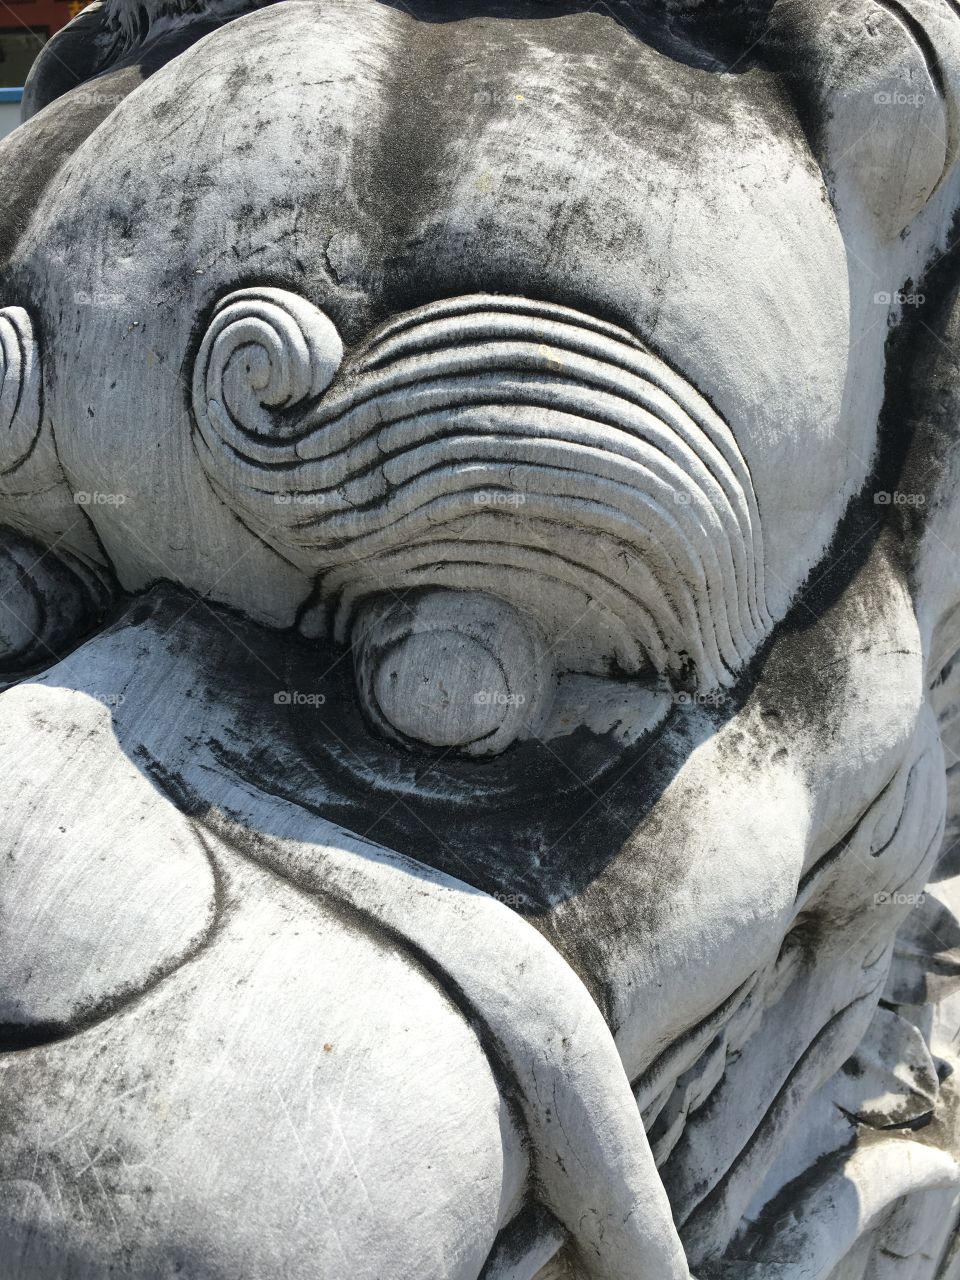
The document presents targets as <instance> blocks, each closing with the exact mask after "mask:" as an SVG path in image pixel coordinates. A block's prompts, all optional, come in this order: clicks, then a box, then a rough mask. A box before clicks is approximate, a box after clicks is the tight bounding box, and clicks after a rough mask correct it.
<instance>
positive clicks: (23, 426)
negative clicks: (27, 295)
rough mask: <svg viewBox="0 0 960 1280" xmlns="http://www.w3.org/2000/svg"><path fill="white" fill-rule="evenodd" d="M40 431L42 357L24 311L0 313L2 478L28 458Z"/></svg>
mask: <svg viewBox="0 0 960 1280" xmlns="http://www.w3.org/2000/svg"><path fill="white" fill-rule="evenodd" d="M39 431H40V354H39V351H38V349H37V343H36V339H35V338H34V333H33V325H32V324H31V322H30V317H29V316H28V315H27V313H26V311H24V309H23V308H22V307H4V308H3V309H2V310H0V475H8V474H9V473H10V472H11V471H14V470H15V469H16V468H17V467H19V466H20V464H21V463H22V462H24V461H25V460H26V458H27V457H29V455H30V452H31V450H32V449H33V446H34V444H35V443H36V440H37V436H38V434H39Z"/></svg>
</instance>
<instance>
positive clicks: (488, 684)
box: [353, 591, 554, 756]
mask: <svg viewBox="0 0 960 1280" xmlns="http://www.w3.org/2000/svg"><path fill="white" fill-rule="evenodd" d="M353 645H354V661H355V665H356V673H357V686H358V691H359V694H360V700H361V702H362V704H363V707H364V710H365V711H366V713H367V715H368V716H369V718H370V719H371V720H372V721H373V723H374V725H375V726H376V727H377V728H378V729H379V730H380V732H382V733H383V734H385V735H386V736H387V737H389V738H391V739H393V740H394V741H398V742H404V743H408V744H410V745H415V744H416V745H420V746H429V747H433V748H435V749H437V750H448V751H449V750H453V751H459V752H462V753H464V754H467V755H473V756H484V755H496V754H498V753H499V752H501V751H503V750H505V749H506V748H507V747H508V746H510V744H511V743H513V742H515V741H516V740H517V739H518V738H520V737H521V736H527V735H528V734H530V733H533V732H535V731H536V727H537V726H538V725H539V724H541V723H542V721H543V719H544V716H545V714H546V713H547V712H548V711H549V707H550V703H551V701H552V698H553V690H554V680H553V673H552V670H551V667H550V660H549V655H548V653H547V652H546V646H545V644H544V642H543V639H542V637H541V636H540V635H539V633H538V632H537V630H536V628H535V627H534V625H533V624H532V623H530V622H528V621H527V620H525V619H524V618H522V617H521V616H520V614H519V613H517V611H516V610H515V609H513V608H511V606H510V605H508V604H505V603H504V602H503V601H502V600H499V599H497V598H496V597H495V596H488V595H485V594H483V593H480V592H476V593H474V592H462V591H428V592H425V593H423V594H422V595H419V596H415V597H412V598H407V599H406V600H399V599H397V598H396V597H387V598H384V597H377V598H376V599H374V600H373V601H371V602H370V603H369V604H367V605H366V606H365V607H364V608H363V609H362V610H361V612H360V615H359V617H358V619H357V622H356V624H355V626H354V632H353Z"/></svg>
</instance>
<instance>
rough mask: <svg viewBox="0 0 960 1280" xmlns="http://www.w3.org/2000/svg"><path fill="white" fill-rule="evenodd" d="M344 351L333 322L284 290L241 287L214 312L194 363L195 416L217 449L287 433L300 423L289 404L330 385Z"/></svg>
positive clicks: (243, 450) (245, 446)
mask: <svg viewBox="0 0 960 1280" xmlns="http://www.w3.org/2000/svg"><path fill="white" fill-rule="evenodd" d="M342 358H343V343H342V341H341V340H340V335H339V334H338V333H337V330H336V328H335V326H334V325H333V323H332V322H331V321H330V320H329V319H328V318H327V317H326V316H325V315H324V314H323V312H322V311H320V310H319V309H318V308H317V307H315V306H314V305H313V304H312V303H311V302H308V301H307V300H306V299H305V298H301V297H298V296H297V295H296V294H293V293H288V292H287V291H286V290H284V289H266V288H264V289H240V290H237V292H235V293H231V294H228V295H227V297H226V298H224V299H223V300H222V301H221V303H220V304H219V306H218V307H217V309H216V311H215V312H214V315H213V320H212V321H211V323H210V327H209V328H208V329H207V332H206V334H205V336H204V339H203V342H202V344H201V347H200V351H199V353H198V355H197V362H196V366H195V370H194V380H193V397H194V412H195V414H196V420H197V423H198V425H199V427H200V430H201V432H202V433H203V436H204V441H205V443H206V444H207V445H208V447H211V448H217V447H219V444H218V442H219V441H222V442H224V443H226V444H227V445H228V446H231V447H234V448H236V449H238V450H239V451H240V452H241V453H246V452H247V451H249V449H250V446H251V437H252V438H253V439H255V438H256V437H257V436H263V437H265V438H266V439H268V440H282V439H286V438H288V437H289V436H290V435H292V434H294V433H295V432H296V430H297V423H293V422H288V421H285V419H284V410H285V409H289V408H290V407H291V406H293V405H297V404H300V403H301V402H302V401H304V400H307V399H309V398H310V397H314V396H318V395H320V394H321V392H323V391H325V390H326V388H327V387H328V386H329V385H330V383H331V381H332V380H333V377H334V375H335V374H336V372H337V369H338V368H339V367H340V361H341V360H342Z"/></svg>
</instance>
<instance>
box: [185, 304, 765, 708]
mask: <svg viewBox="0 0 960 1280" xmlns="http://www.w3.org/2000/svg"><path fill="white" fill-rule="evenodd" d="M330 328H332V326H330V322H329V321H328V320H327V318H326V316H324V315H323V313H322V312H320V311H319V310H318V309H316V308H315V307H313V306H312V305H311V304H309V303H306V302H305V301H304V300H303V299H299V298H294V297H293V296H292V295H289V294H281V292H280V291H278V290H266V289H264V290H244V291H243V292H242V293H238V294H231V295H229V296H228V297H227V298H226V299H225V300H224V302H223V303H222V304H221V307H220V309H218V311H217V313H216V316H215V319H214V322H213V324H212V326H211V328H210V330H209V332H208V333H207V336H206V338H205V339H204V341H203V344H202V346H201V349H200V353H199V356H198V360H197V365H196V369H195V374H194V407H195V412H196V416H197V423H198V426H199V432H200V453H201V456H202V458H203V462H204V465H205V466H206V468H207V471H208V473H209V475H210V477H211V479H212V480H213V481H214V483H215V485H216V487H217V488H218V490H219V491H220V492H221V494H222V495H223V496H224V498H225V499H226V500H228V501H229V502H231V504H232V505H233V506H234V507H235V508H236V509H237V510H238V511H239V512H240V514H241V515H242V516H243V517H244V518H245V519H246V520H247V521H249V523H250V524H251V525H253V526H254V527H255V528H256V529H257V530H258V531H259V532H261V533H263V534H264V535H265V536H266V537H268V538H269V539H270V540H271V541H272V542H274V543H275V544H277V545H279V546H281V547H282V548H283V549H284V550H286V551H287V552H288V553H292V554H293V555H294V556H295V557H297V558H299V559H301V560H302V561H305V562H306V563H307V564H309V565H311V566H312V567H315V568H317V569H320V570H323V571H324V575H323V579H322V584H321V588H322V589H321V594H322V596H323V598H324V599H325V600H326V601H328V602H329V612H328V616H327V624H328V626H329V627H330V628H331V629H332V630H333V631H334V633H335V634H336V635H337V636H338V638H344V637H345V636H346V635H347V634H348V633H349V628H350V625H351V622H352V619H353V617H354V615H355V612H356V608H357V607H358V605H359V604H360V603H361V602H362V600H363V599H364V598H365V597H366V596H367V595H369V594H370V593H371V592H372V591H375V590H376V591H378V590H382V589H383V588H384V587H387V588H388V589H390V590H401V589H404V588H406V587H413V586H431V585H432V586H446V587H450V588H454V589H467V590H480V591H484V590H485V591H489V592H491V593H493V594H497V595H500V596H502V597H504V598H506V599H508V600H509V601H510V602H511V603H514V604H516V605H518V606H519V607H521V608H522V609H529V610H531V611H532V612H533V613H534V614H536V615H538V616H539V619H540V621H541V623H542V624H543V625H545V627H546V629H547V630H548V631H549V632H551V633H553V634H557V628H558V627H559V628H560V630H561V631H562V630H564V629H565V628H570V627H573V626H574V625H575V623H576V622H577V621H578V620H579V619H581V618H582V617H584V615H586V614H588V613H590V612H591V611H593V612H594V613H595V614H596V613H599V614H601V615H603V617H604V622H605V624H606V631H605V634H606V635H607V636H608V637H609V639H608V640H606V641H601V642H600V645H601V648H606V649H607V650H608V651H607V652H605V653H601V654H599V655H597V656H598V657H599V658H601V659H602V660H604V661H606V662H607V663H608V664H609V663H610V662H614V663H615V664H616V665H618V666H619V667H620V668H621V669H623V670H625V671H628V672H636V671H638V670H640V669H642V668H644V667H648V668H649V667H650V666H652V667H654V668H656V669H657V670H658V671H660V672H661V673H667V674H670V675H673V676H678V677H681V678H682V679H683V680H685V681H687V682H691V681H692V682H695V683H697V684H698V685H699V686H700V687H704V688H709V687H712V686H715V685H717V684H728V683H729V682H730V680H731V677H732V673H733V672H735V671H736V670H737V668H739V667H740V666H741V665H742V664H743V663H744V662H745V661H746V660H747V659H748V658H749V656H750V654H751V653H752V652H753V650H754V649H755V647H756V645H757V644H758V642H759V641H760V639H761V638H762V636H763V635H764V633H765V632H766V630H767V628H768V627H769V625H770V615H769V613H768V611H767V607H766V604H765V600H764V589H763V547H762V539H761V529H760V517H759V512H758V508H757V501H756V496H755V494H754V490H753V485H752V481H751V477H750V473H749V470H748V468H747V465H746V463H745V461H744V459H743V457H742V455H741V453H740V451H739V449H738V447H737V444H736V441H735V439H734V437H733V434H732V433H731V431H730V429H729V427H728V426H727V425H726V424H725V423H724V422H723V421H722V419H721V418H720V417H719V416H718V415H717V414H716V413H715V412H714V411H713V410H712V409H711V407H710V405H709V404H708V403H707V402H706V400H705V399H704V398H703V397H702V396H701V395H700V394H699V392H697V391H696V390H695V389H694V388H693V387H692V386H691V385H690V384H689V383H687V382H686V381H684V380H683V379H682V378H681V377H680V376H679V375H678V374H676V373H675V372H674V371H672V370H671V369H670V368H668V366H667V365H666V364H665V363H664V362H663V361H662V360H660V359H659V358H658V357H656V356H654V355H653V354H651V353H650V352H649V351H647V350H646V349H645V348H644V347H643V345H642V344H641V343H640V342H638V341H637V340H636V339H635V338H633V337H631V336H630V335H629V334H628V333H626V332H625V331H623V330H620V329H618V328H617V327H616V326H614V325H610V324H605V323H603V322H599V321H597V320H595V319H593V318H591V317H589V316H586V315H583V314H581V313H579V312H577V311H574V310H571V309H569V308H566V307H560V306H555V305H547V304H543V303H539V302H531V301H529V300H527V299H523V298H505V297H493V296H484V295H478V296H475V297H467V298H459V299H453V300H450V301H446V302H439V303H432V304H429V305H427V306H425V307H422V308H419V309H418V310H416V311H413V312H410V313H409V314H407V315H404V316H401V317H399V318H398V319H396V320H394V321H392V322H390V323H388V324H386V325H385V326H383V327H382V328H381V329H380V330H379V331H378V332H377V333H376V334H375V335H373V337H372V339H371V340H370V341H369V343H367V344H366V345H365V346H364V347H363V348H361V349H360V350H359V351H357V352H356V353H354V355H353V357H352V359H351V360H350V361H349V362H347V364H346V365H345V367H344V369H343V370H342V372H341V377H340V378H339V379H338V381H337V382H336V383H335V384H334V386H333V387H331V389H330V392H329V393H328V394H327V395H326V396H325V397H324V398H323V400H322V401H319V402H318V403H311V397H316V396H319V394H320V393H321V392H322V390H323V385H324V384H323V380H324V377H326V376H327V373H328V371H329V369H330V363H329V361H332V352H333V350H334V349H335V344H334V343H333V341H332V339H330V338H329V331H330ZM318 348H320V349H322V351H323V355H322V356H320V357H318V356H317V354H316V352H317V350H318ZM328 352H329V353H331V354H330V355H329V356H328V355H327V353H328ZM239 353H242V354H243V358H244V360H245V362H246V363H245V365H244V369H243V373H242V374H241V372H240V371H239V367H238V361H237V356H238V354H239ZM320 370H322V373H321V372H320ZM297 410H299V412H298V411H297ZM561 547H562V552H561ZM558 601H559V602H560V603H559V604H558ZM551 608H552V610H553V612H552V613H549V614H547V615H545V610H549V609H551Z"/></svg>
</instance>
